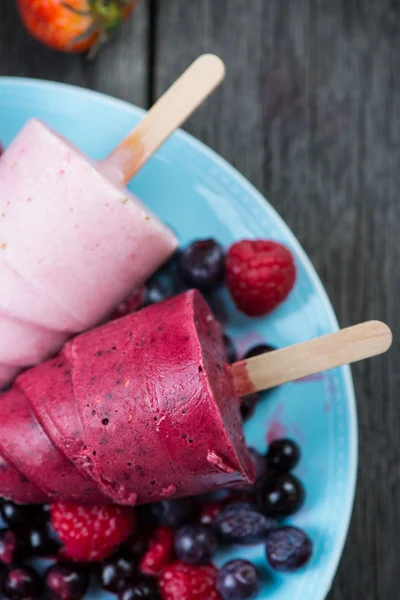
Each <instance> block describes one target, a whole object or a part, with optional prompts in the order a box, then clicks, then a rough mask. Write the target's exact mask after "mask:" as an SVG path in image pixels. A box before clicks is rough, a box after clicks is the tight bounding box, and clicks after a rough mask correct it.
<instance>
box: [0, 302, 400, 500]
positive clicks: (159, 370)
mask: <svg viewBox="0 0 400 600" xmlns="http://www.w3.org/2000/svg"><path fill="white" fill-rule="evenodd" d="M391 339H392V336H391V332H390V330H389V328H388V327H387V326H386V325H384V324H382V323H379V322H369V323H364V324H361V325H357V326H355V327H351V328H348V329H345V330H342V331H340V332H336V333H334V334H330V335H328V336H324V337H321V338H317V339H315V340H310V341H307V342H304V343H303V344H298V345H296V346H292V347H289V348H285V349H282V350H278V351H275V352H270V353H267V354H265V355H263V356H256V357H254V358H251V359H248V360H245V361H240V362H238V363H235V364H234V365H233V366H232V367H229V366H228V365H227V364H226V362H225V360H226V356H225V347H224V343H223V339H222V335H221V330H220V326H219V324H218V323H217V322H216V320H215V317H214V316H213V314H212V313H211V311H210V309H209V307H208V305H207V303H206V302H205V300H204V299H203V298H202V296H201V295H200V293H199V292H197V291H190V292H185V293H184V294H181V295H179V296H176V297H174V298H171V299H169V300H166V301H164V302H161V303H159V304H155V305H152V306H150V307H148V308H146V309H143V310H141V311H139V312H137V313H134V314H132V315H129V316H127V317H124V318H122V319H118V320H115V321H111V322H109V323H107V324H105V325H103V326H102V327H99V328H97V329H93V330H91V331H88V332H86V333H83V334H81V335H79V336H77V337H76V338H75V339H73V340H71V341H69V342H68V343H67V344H66V345H65V346H64V348H63V350H62V352H61V353H60V354H59V355H58V356H57V357H55V358H54V359H52V360H49V361H47V362H45V363H43V364H41V365H39V366H37V367H34V368H32V369H30V370H28V371H26V372H24V373H22V374H21V375H20V376H19V377H18V378H17V379H16V381H15V383H14V386H13V387H12V388H11V389H10V390H9V391H8V392H5V393H4V394H3V395H1V396H0V423H1V424H2V427H1V428H0V457H4V459H5V460H6V461H7V463H8V464H9V465H10V466H11V467H12V468H13V469H14V470H15V471H11V472H10V474H9V475H8V476H3V477H2V476H1V473H0V496H5V497H8V498H11V499H12V500H15V501H20V499H21V498H23V497H25V498H27V500H26V501H27V502H29V495H30V494H31V495H33V496H35V493H36V492H35V490H39V492H41V493H42V494H43V495H45V496H46V498H49V499H52V498H64V499H65V500H69V501H71V500H76V501H78V502H93V501H94V500H95V501H96V503H101V502H104V503H108V502H116V503H119V504H129V505H134V504H141V503H147V502H155V501H158V500H161V499H163V498H175V497H179V496H186V495H195V494H201V493H205V492H207V491H210V490H214V489H219V488H226V487H230V486H232V487H234V486H235V485H243V483H245V484H248V483H251V481H252V480H253V479H254V475H255V473H254V465H253V463H252V460H251V458H250V455H249V453H248V451H247V449H246V445H245V442H244V436H243V430H242V427H241V420H240V416H239V404H240V403H239V398H238V393H239V394H241V395H243V394H247V393H249V392H250V391H253V390H254V389H266V388H268V387H271V386H274V385H276V384H277V383H283V382H285V381H290V380H292V379H293V378H296V377H300V376H305V375H309V374H312V373H315V372H317V371H318V370H321V369H322V370H323V369H329V368H332V367H336V366H339V365H340V364H344V363H347V362H354V361H355V360H360V359H363V358H366V357H369V356H374V355H375V354H378V353H381V352H385V351H386V350H387V349H388V348H389V346H390V344H391ZM18 474H21V475H22V476H23V478H24V479H23V480H21V479H19V477H18V476H17V475H18ZM22 481H23V483H24V484H23V485H22ZM27 484H30V485H31V486H32V487H31V488H29V487H28V489H27ZM36 495H37V493H36Z"/></svg>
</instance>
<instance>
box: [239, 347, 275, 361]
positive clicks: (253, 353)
mask: <svg viewBox="0 0 400 600" xmlns="http://www.w3.org/2000/svg"><path fill="white" fill-rule="evenodd" d="M273 350H276V348H274V347H273V346H270V345H269V344H258V345H257V346H253V348H250V350H248V351H247V352H246V354H245V356H244V358H251V357H252V356H259V355H260V354H265V353H266V352H272V351H273Z"/></svg>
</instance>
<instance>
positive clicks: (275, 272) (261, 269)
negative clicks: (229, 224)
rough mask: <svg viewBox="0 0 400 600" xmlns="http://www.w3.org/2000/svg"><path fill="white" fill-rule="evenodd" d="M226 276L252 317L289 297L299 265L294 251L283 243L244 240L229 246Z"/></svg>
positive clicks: (245, 310)
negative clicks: (294, 256) (296, 264)
mask: <svg viewBox="0 0 400 600" xmlns="http://www.w3.org/2000/svg"><path fill="white" fill-rule="evenodd" d="M226 280H227V284H228V288H229V290H230V293H231V295H232V297H233V299H234V301H235V303H236V306H237V307H238V308H239V310H241V311H242V312H244V313H245V314H246V315H248V316H249V317H260V316H262V315H266V314H267V313H269V312H271V311H272V310H274V308H276V307H277V306H278V305H279V304H281V302H283V301H284V300H285V299H286V298H287V297H288V295H289V293H290V291H291V290H292V288H293V286H294V282H295V280H296V267H295V264H294V259H293V256H292V254H291V252H290V251H289V250H288V249H287V248H285V246H282V244H278V243H277V242H273V241H271V240H243V241H241V242H237V243H235V244H233V245H232V246H231V247H230V249H229V252H228V256H227V259H226Z"/></svg>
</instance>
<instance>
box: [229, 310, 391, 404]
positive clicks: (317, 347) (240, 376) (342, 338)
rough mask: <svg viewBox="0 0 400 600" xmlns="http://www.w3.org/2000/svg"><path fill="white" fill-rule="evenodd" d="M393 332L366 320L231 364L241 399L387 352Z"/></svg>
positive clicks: (377, 323) (378, 322) (382, 325)
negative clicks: (253, 393) (247, 395)
mask: <svg viewBox="0 0 400 600" xmlns="http://www.w3.org/2000/svg"><path fill="white" fill-rule="evenodd" d="M391 343H392V332H391V331H390V329H389V327H388V326H387V325H385V323H381V322H380V321H367V322H366V323H360V324H359V325H354V326H353V327H348V328H347V329H342V330H341V331H337V332H336V333H330V334H329V335H324V336H322V337H319V338H315V339H313V340H309V341H307V342H302V343H301V344H296V345H294V346H289V347H288V348H282V349H281V350H275V351H273V352H268V353H266V354H261V355H260V356H255V357H253V358H249V359H247V360H242V361H239V362H237V363H235V364H233V365H232V373H233V378H234V382H235V387H236V391H237V393H238V395H239V396H246V394H251V393H252V392H257V391H261V390H267V389H269V388H273V387H275V386H277V385H281V384H282V383H287V382H289V381H294V380H295V379H301V378H302V377H307V376H309V375H315V374H316V373H321V372H322V371H327V370H329V369H334V368H335V367H340V366H342V365H347V364H350V363H353V362H356V361H358V360H363V359H365V358H370V357H371V356H376V355H377V354H382V353H383V352H386V351H387V350H388V349H389V348H390V345H391Z"/></svg>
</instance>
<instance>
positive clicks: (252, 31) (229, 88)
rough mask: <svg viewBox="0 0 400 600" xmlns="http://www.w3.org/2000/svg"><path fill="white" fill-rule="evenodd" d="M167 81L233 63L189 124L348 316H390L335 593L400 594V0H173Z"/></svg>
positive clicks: (362, 377) (164, 6)
mask: <svg viewBox="0 0 400 600" xmlns="http://www.w3.org/2000/svg"><path fill="white" fill-rule="evenodd" d="M157 31H158V34H157V52H156V63H155V75H156V80H155V90H156V92H157V94H161V92H162V91H163V90H165V89H166V87H167V86H168V85H169V84H170V82H171V81H172V80H173V79H174V77H176V76H177V75H178V74H179V73H180V72H181V71H182V69H183V68H184V67H185V66H187V65H188V64H189V63H190V61H191V60H193V58H194V57H195V56H196V55H198V54H199V53H202V52H215V53H216V54H219V55H220V56H221V57H222V58H223V59H224V60H225V62H226V65H227V79H226V82H225V84H224V85H223V87H222V89H221V90H218V91H217V92H216V93H215V94H214V95H213V97H212V98H211V99H210V100H208V102H207V104H206V106H205V107H204V108H203V109H201V110H200V111H199V112H198V113H196V115H194V116H193V117H192V119H191V120H190V122H189V123H188V125H187V127H186V128H187V129H188V130H189V131H190V132H192V133H193V134H195V135H196V136H198V137H199V138H200V139H202V140H203V141H205V142H206V143H208V144H209V145H210V146H212V147H213V148H214V149H215V150H217V151H218V152H220V153H221V154H222V155H223V156H224V157H225V158H227V159H228V160H229V161H230V162H231V163H232V164H234V165H235V166H236V167H237V168H238V169H239V170H240V171H241V172H242V173H244V175H245V176H246V177H248V178H249V179H250V181H252V182H253V183H254V184H255V185H256V186H257V187H258V188H259V189H260V190H261V191H262V192H263V193H265V195H266V196H267V197H268V199H269V200H270V202H271V203H272V204H273V205H274V206H275V207H276V208H277V209H278V211H279V212H280V214H281V215H282V216H283V218H284V219H285V220H286V221H287V223H288V224H289V225H290V227H291V228H292V230H293V231H294V232H295V234H296V235H297V237H298V238H299V240H300V241H301V243H302V244H303V246H304V248H305V249H306V251H307V252H308V254H309V255H310V257H311V259H312V261H313V263H314V265H315V266H316V268H317V271H318V272H319V274H320V276H321V278H322V280H323V282H324V284H325V285H326V287H327V290H328V293H329V295H330V297H331V299H332V301H333V304H334V307H335V309H336V311H337V313H338V316H339V320H340V322H341V325H342V326H346V325H349V324H351V323H357V322H359V321H362V320H366V319H371V318H374V319H383V320H385V321H387V322H388V323H389V325H390V326H391V327H392V329H393V332H394V338H395V342H394V345H393V347H392V350H391V351H390V352H389V354H388V355H386V356H384V357H380V358H376V359H373V360H371V361H368V362H365V363H362V364H360V365H356V366H355V367H354V369H353V373H354V376H355V383H356V390H357V398H358V410H359V427H360V469H359V481H358V493H357V498H356V504H355V510H354V515H353V520H352V526H351V530H350V535H349V538H348V541H347V545H346V549H345V552H344V556H343V559H342V562H341V566H340V569H339V572H338V575H337V577H336V580H335V583H334V586H333V589H332V592H331V594H330V596H329V598H330V600H348V599H350V598H357V599H358V598H360V599H361V598H363V599H371V600H375V599H377V600H381V599H382V600H398V597H399V584H400V574H399V569H398V565H399V560H400V550H399V544H398V541H397V540H398V538H399V534H400V466H399V465H400V461H399V458H400V436H399V430H400V402H399V397H400V393H399V392H400V385H399V379H400V369H399V367H398V365H399V363H400V346H399V333H400V311H399V310H398V308H397V305H398V295H399V291H400V268H399V265H400V243H399V233H398V231H399V226H400V202H399V199H398V195H399V189H400V110H399V109H400V77H399V75H398V74H399V71H400V2H399V1H398V0H380V1H379V2H376V1H375V0H285V2H282V0H268V1H266V0H251V2H248V1H244V0H190V2H188V1H187V0H168V2H164V1H163V0H161V1H160V2H159V3H158V24H157Z"/></svg>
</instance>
